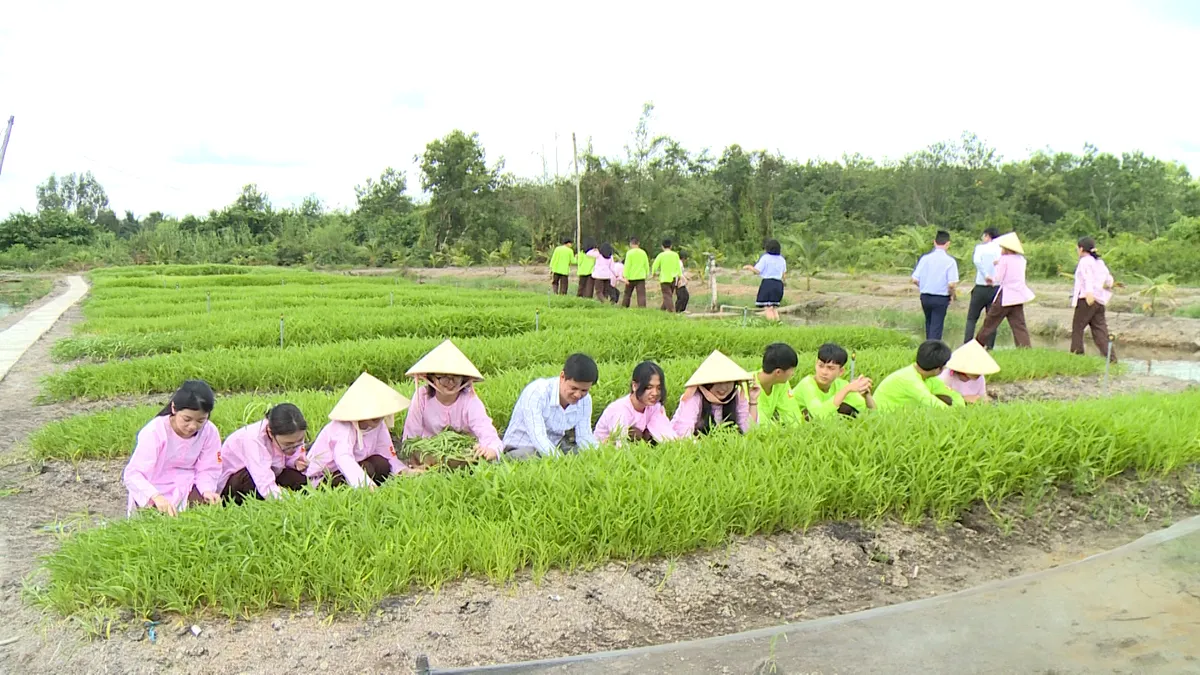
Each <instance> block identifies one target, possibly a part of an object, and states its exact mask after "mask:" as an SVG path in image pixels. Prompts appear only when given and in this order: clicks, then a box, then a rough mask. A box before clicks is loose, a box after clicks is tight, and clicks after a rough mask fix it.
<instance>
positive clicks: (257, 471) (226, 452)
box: [217, 403, 308, 504]
mask: <svg viewBox="0 0 1200 675" xmlns="http://www.w3.org/2000/svg"><path fill="white" fill-rule="evenodd" d="M307 436H308V422H306V421H305V419H304V414H303V413H301V412H300V409H299V408H297V407H296V406H294V405H292V404H291V403H280V404H279V405H277V406H274V407H273V408H271V409H270V410H268V411H267V416H266V418H265V419H263V420H260V421H258V422H255V423H254V424H251V425H249V426H244V427H242V428H241V429H238V430H237V431H235V432H233V433H232V434H230V435H229V437H228V438H226V439H225V445H224V446H222V447H221V462H220V463H221V478H220V480H218V481H217V486H218V491H219V492H220V493H221V496H222V497H223V498H224V499H225V501H232V502H233V503H235V504H241V503H242V500H244V499H246V498H247V497H250V498H253V497H255V496H257V497H258V498H260V499H266V498H267V497H279V496H280V495H281V494H282V490H280V488H287V489H289V490H299V489H300V488H302V487H304V486H305V485H307V484H308V479H307V478H305V476H304V473H303V472H304V470H305V469H307V468H308V460H307V459H306V458H305V454H304V442H305V440H306V437H307Z"/></svg>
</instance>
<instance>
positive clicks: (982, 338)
mask: <svg viewBox="0 0 1200 675" xmlns="http://www.w3.org/2000/svg"><path fill="white" fill-rule="evenodd" d="M996 243H997V244H999V245H1000V251H1001V255H1000V259H999V260H997V261H996V273H995V276H993V277H991V278H989V279H988V282H989V283H991V284H993V285H995V286H996V289H997V290H996V300H995V301H994V302H992V307H991V309H989V310H988V313H987V318H986V319H984V320H983V328H980V329H979V334H978V335H976V336H975V340H976V342H978V343H979V344H981V345H986V344H987V340H988V338H990V337H993V336H994V335H995V334H996V329H997V328H999V327H1000V322H1002V321H1004V320H1005V319H1008V327H1009V328H1011V329H1012V333H1013V341H1014V342H1016V343H1017V347H1019V348H1023V349H1028V348H1029V347H1032V346H1033V345H1032V343H1030V341H1029V329H1028V328H1026V326H1025V303H1027V302H1029V301H1030V300H1033V298H1034V295H1033V291H1032V290H1030V289H1029V286H1028V284H1026V283H1025V249H1024V247H1022V246H1021V240H1020V239H1018V238H1017V233H1016V232H1009V233H1008V234H1006V235H1004V236H1002V237H999V238H998V239H996Z"/></svg>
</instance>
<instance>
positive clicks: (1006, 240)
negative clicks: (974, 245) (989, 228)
mask: <svg viewBox="0 0 1200 675" xmlns="http://www.w3.org/2000/svg"><path fill="white" fill-rule="evenodd" d="M996 243H997V244H999V246H1000V248H1006V249H1008V250H1010V251H1012V252H1013V253H1020V254H1021V255H1025V247H1024V246H1021V240H1020V239H1018V238H1017V233H1016V232H1009V233H1008V234H1002V235H1000V236H999V237H996Z"/></svg>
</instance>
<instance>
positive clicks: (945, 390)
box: [925, 377, 967, 406]
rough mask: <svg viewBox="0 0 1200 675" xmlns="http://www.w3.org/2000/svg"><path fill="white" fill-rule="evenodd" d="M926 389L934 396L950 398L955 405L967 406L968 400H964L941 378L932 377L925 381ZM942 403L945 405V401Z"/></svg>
mask: <svg viewBox="0 0 1200 675" xmlns="http://www.w3.org/2000/svg"><path fill="white" fill-rule="evenodd" d="M925 387H926V388H927V389H929V393H931V394H933V395H934V396H949V397H950V400H951V401H953V402H954V403H953V405H958V406H965V405H966V404H967V399H965V398H963V395H962V394H960V393H958V392H957V391H954V390H953V389H951V388H950V385H948V384H946V383H945V382H944V381H943V380H942V378H940V377H931V378H929V379H928V380H925ZM942 403H943V404H945V401H943V402H942Z"/></svg>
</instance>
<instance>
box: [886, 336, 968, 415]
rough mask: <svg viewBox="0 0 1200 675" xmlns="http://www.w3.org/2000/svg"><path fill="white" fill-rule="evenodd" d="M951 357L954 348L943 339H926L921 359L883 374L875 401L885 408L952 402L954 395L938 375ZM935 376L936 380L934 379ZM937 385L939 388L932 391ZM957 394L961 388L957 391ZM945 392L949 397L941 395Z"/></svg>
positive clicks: (931, 405)
mask: <svg viewBox="0 0 1200 675" xmlns="http://www.w3.org/2000/svg"><path fill="white" fill-rule="evenodd" d="M949 360H950V348H949V347H948V346H946V343H944V342H942V341H941V340H926V341H925V342H922V343H921V346H920V347H918V348H917V362H916V363H914V364H913V365H911V366H905V367H904V368H901V369H900V370H897V371H896V372H894V373H892V374H891V375H888V376H887V377H885V378H883V382H880V383H879V386H878V387H876V388H875V404H876V405H877V406H878V407H879V409H880V410H881V411H886V410H897V409H900V408H905V407H909V406H928V407H931V408H940V407H942V406H943V405H950V401H949V400H947V399H952V398H953V397H952V396H950V395H949V392H951V391H952V390H950V389H949V388H948V387H946V385H945V384H942V381H941V380H939V379H937V376H938V375H940V374H941V372H942V368H944V367H945V366H946V362H947V361H949ZM931 380H932V382H931ZM931 387H936V388H937V392H936V393H935V392H934V391H931V390H930V388H931ZM953 393H954V394H955V395H957V394H958V392H953ZM937 394H941V395H942V396H945V397H947V398H939V396H938V395H937Z"/></svg>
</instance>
